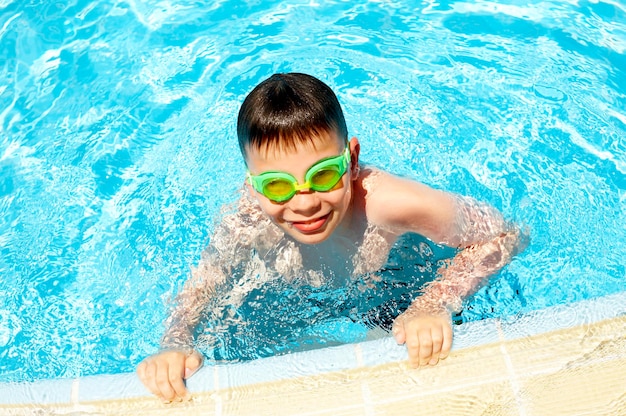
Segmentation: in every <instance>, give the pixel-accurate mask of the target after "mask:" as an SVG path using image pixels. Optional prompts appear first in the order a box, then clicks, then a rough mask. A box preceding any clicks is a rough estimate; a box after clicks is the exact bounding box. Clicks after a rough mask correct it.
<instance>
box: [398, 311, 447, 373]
mask: <svg viewBox="0 0 626 416" xmlns="http://www.w3.org/2000/svg"><path fill="white" fill-rule="evenodd" d="M392 332H393V335H394V337H395V339H396V342H398V344H406V348H407V350H408V352H409V364H410V365H411V367H413V368H417V367H419V366H423V365H435V364H437V363H438V362H439V360H443V359H444V358H446V357H447V356H448V353H449V352H450V347H451V346H452V325H451V321H450V314H449V313H448V312H447V311H445V312H439V313H434V314H431V313H427V312H423V311H419V310H416V309H412V308H409V309H407V310H406V311H405V312H404V313H403V314H401V315H400V316H398V317H397V318H396V319H395V320H394V322H393V330H392Z"/></svg>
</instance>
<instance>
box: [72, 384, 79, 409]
mask: <svg viewBox="0 0 626 416" xmlns="http://www.w3.org/2000/svg"><path fill="white" fill-rule="evenodd" d="M79 387H80V379H79V378H75V379H74V380H72V386H71V387H70V403H71V404H72V405H74V406H77V405H78V398H79V391H80V390H79Z"/></svg>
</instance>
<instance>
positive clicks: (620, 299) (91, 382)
mask: <svg viewBox="0 0 626 416" xmlns="http://www.w3.org/2000/svg"><path fill="white" fill-rule="evenodd" d="M622 315H626V292H620V293H617V294H612V295H608V296H605V297H601V298H596V299H591V300H585V301H580V302H577V303H575V304H570V305H558V306H554V307H550V308H546V309H543V310H539V311H533V312H530V313H527V314H524V315H521V316H518V317H515V318H513V317H511V318H506V319H490V320H484V321H476V322H470V323H466V324H463V325H459V326H457V327H455V328H454V329H455V341H454V345H453V354H452V355H454V354H463V353H464V351H465V350H468V351H469V350H476V349H480V348H481V347H484V348H485V349H489V348H494V346H498V345H503V343H505V342H511V341H515V340H519V339H523V338H530V337H535V336H538V335H541V334H550V333H556V332H558V331H562V330H565V329H573V328H576V327H580V326H589V325H592V324H593V323H602V321H605V320H610V319H613V318H618V317H620V316H622ZM498 348H502V347H498ZM405 359H406V351H405V348H404V347H403V346H398V345H396V343H395V342H394V340H393V339H392V338H390V337H386V338H382V339H377V340H372V341H365V342H361V343H357V344H347V345H342V346H338V347H330V348H325V349H319V350H311V351H305V352H298V353H293V354H288V355H285V356H278V357H270V358H266V359H262V360H256V361H252V362H246V363H239V364H231V365H227V366H214V367H205V368H203V369H202V370H201V371H200V372H199V373H198V374H196V375H195V376H194V377H193V378H191V379H190V380H189V388H190V390H191V391H192V393H194V394H195V395H204V396H206V395H207V394H210V392H213V391H220V390H221V391H224V390H228V389H230V390H233V389H237V388H246V386H253V385H262V384H267V383H279V382H281V381H283V380H286V379H294V378H300V379H301V378H307V377H316V376H318V375H320V374H321V375H323V374H340V373H346V372H348V373H349V372H350V371H353V370H359V369H363V368H374V367H381V366H383V367H384V366H387V367H388V366H392V367H397V366H402V365H403V364H402V363H403V362H404V360H405ZM451 359H454V357H451ZM306 362H310V363H314V364H315V365H310V366H307V365H304V364H303V363H306ZM446 364H447V363H446ZM504 364H506V362H505V363H504ZM320 368H321V371H320ZM433 368H434V369H436V368H437V367H433ZM511 368H512V367H511V366H510V365H509V366H507V365H505V367H503V369H506V370H507V371H508V372H511V371H512V370H511ZM429 370H430V369H429ZM511 380H512V379H511ZM513 387H514V386H513ZM512 391H515V389H514V388H512ZM513 396H515V394H513ZM216 397H219V395H216ZM138 399H146V400H152V401H156V400H155V399H153V398H152V397H151V396H150V394H149V393H148V392H147V391H146V390H145V388H144V387H143V386H142V385H141V383H140V382H139V380H138V379H137V377H136V376H135V375H134V374H133V373H126V374H117V375H102V376H90V377H84V378H80V379H76V380H50V381H41V382H35V383H4V384H0V409H3V410H6V411H7V412H9V411H19V409H22V410H23V409H24V408H28V409H33V408H55V407H64V408H68V407H69V408H73V409H75V411H85V412H87V411H96V409H97V407H98V406H101V405H103V404H104V403H105V402H107V401H121V400H138ZM97 403H98V404H97ZM93 406H96V407H95V408H94V407H93ZM359 406H361V405H359ZM359 406H357V407H358V408H360V407H359ZM105 407H106V406H105ZM81 409H82V410H81ZM216 409H219V406H218V405H217V404H216ZM15 414H18V413H15ZM216 414H218V413H216Z"/></svg>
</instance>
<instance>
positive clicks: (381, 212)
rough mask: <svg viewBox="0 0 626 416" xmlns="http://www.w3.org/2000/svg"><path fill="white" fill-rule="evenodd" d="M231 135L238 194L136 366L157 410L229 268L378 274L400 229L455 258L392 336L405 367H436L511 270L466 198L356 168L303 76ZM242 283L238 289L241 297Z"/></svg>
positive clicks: (338, 113)
mask: <svg viewBox="0 0 626 416" xmlns="http://www.w3.org/2000/svg"><path fill="white" fill-rule="evenodd" d="M237 136H238V138H239V146H240V149H241V152H242V155H243V157H244V160H245V163H246V166H247V169H248V174H247V177H246V188H247V190H248V192H247V193H244V194H243V195H242V197H241V199H240V201H239V203H238V204H239V206H238V210H237V212H236V213H233V214H231V215H228V216H226V217H225V218H224V219H223V221H222V223H221V224H220V225H219V226H217V227H216V230H215V234H214V235H213V237H212V239H211V243H210V245H209V247H208V248H207V250H206V251H205V252H204V253H203V258H202V260H201V261H200V264H199V265H198V267H197V269H195V270H193V271H192V277H191V279H190V280H189V281H188V282H187V283H186V284H185V287H184V288H183V290H182V291H181V293H180V294H179V296H178V302H177V307H176V308H175V309H174V311H173V313H172V314H171V316H170V318H169V319H168V321H167V327H168V329H167V331H166V333H165V335H164V337H163V341H162V351H161V352H160V353H158V354H155V355H153V356H151V357H148V358H147V359H145V360H144V361H143V362H142V363H141V364H140V365H139V366H138V368H137V373H138V375H139V377H140V379H141V380H142V382H143V383H144V384H145V385H146V387H147V388H148V389H149V390H150V391H151V392H153V393H154V394H156V395H157V396H159V397H160V398H161V399H162V400H164V401H166V402H169V401H172V400H186V399H188V398H189V395H188V392H187V390H186V388H185V384H184V380H185V379H187V378H188V377H190V376H191V375H192V374H193V373H194V372H195V371H196V370H197V369H198V368H199V367H200V366H201V365H202V361H203V358H202V355H201V354H200V353H199V352H198V351H196V350H195V349H194V347H193V345H194V336H193V333H194V330H195V328H196V327H197V326H198V324H199V322H200V320H201V317H202V315H203V313H205V311H206V309H208V306H207V304H208V303H210V301H211V300H212V299H216V298H219V297H220V296H222V295H223V293H221V292H222V291H223V290H225V289H224V287H226V286H227V285H226V283H227V282H228V281H229V279H232V273H233V271H234V270H235V269H236V268H237V267H240V266H241V265H244V266H245V265H246V264H248V263H251V262H253V260H252V259H253V258H254V262H255V263H256V266H255V267H256V268H255V269H254V271H253V272H252V273H250V274H249V276H252V275H254V279H258V278H259V277H258V276H259V273H258V271H259V270H264V271H266V273H261V275H263V276H270V277H265V278H266V279H270V278H272V277H271V276H274V277H275V276H280V279H283V280H287V281H289V282H293V284H297V281H300V280H304V281H306V282H307V283H309V284H318V285H321V284H322V283H324V284H327V283H328V282H329V281H330V280H337V279H339V277H340V276H341V277H344V279H345V276H352V277H355V276H358V275H361V274H364V273H368V272H374V271H376V270H378V269H380V268H381V267H382V266H383V265H384V264H385V261H386V259H387V255H388V253H389V250H390V249H391V247H392V245H393V244H394V242H395V241H396V240H397V239H398V237H399V236H401V235H402V234H405V233H408V232H412V233H417V234H420V235H422V236H424V237H427V238H429V239H430V240H432V241H434V242H437V243H440V244H444V245H447V246H451V247H457V248H459V249H461V251H459V252H458V254H457V255H456V256H455V257H454V258H453V259H452V261H451V262H450V263H449V265H448V266H447V267H444V268H442V269H441V270H439V271H438V274H439V276H438V278H437V279H436V280H435V281H433V282H431V283H430V284H428V285H426V287H425V288H424V289H423V291H422V294H421V295H420V296H418V297H416V298H415V299H414V300H413V302H412V303H411V305H410V306H409V307H408V309H407V310H406V311H405V312H403V313H402V314H401V315H399V316H398V317H397V318H396V319H395V321H394V323H393V329H392V333H393V335H394V337H395V339H396V341H397V342H398V343H399V344H406V347H407V350H408V355H409V362H410V364H411V365H412V366H413V367H418V366H422V365H435V364H437V362H438V361H439V360H440V359H444V358H445V357H446V356H447V355H448V352H449V351H450V347H451V345H452V329H451V312H452V311H458V310H460V308H461V303H462V300H463V298H465V297H466V296H468V295H470V294H471V293H473V292H474V291H475V290H476V288H477V287H478V286H479V284H480V283H481V282H482V281H483V280H484V279H485V278H486V277H487V276H489V275H491V274H493V273H494V272H496V271H497V270H499V269H500V268H501V267H503V266H504V265H505V264H507V263H508V262H509V261H510V259H511V257H512V256H513V255H514V252H515V251H516V249H517V246H518V241H519V231H518V229H517V228H516V227H514V226H512V225H510V224H507V223H506V222H505V221H504V220H503V219H502V216H501V215H500V214H499V213H498V212H497V211H496V210H494V209H492V208H490V207H488V206H486V205H483V204H479V203H477V202H475V201H473V200H471V199H469V198H463V197H460V196H455V195H451V194H448V193H445V192H442V191H438V190H434V189H431V188H429V187H428V186H426V185H423V184H421V183H418V182H415V181H412V180H407V179H402V178H399V177H396V176H393V175H391V174H389V173H386V172H383V171H380V170H377V169H374V168H370V167H361V166H359V151H360V145H359V142H358V140H357V139H356V138H352V139H348V132H347V128H346V123H345V120H344V116H343V112H342V110H341V107H340V104H339V102H338V100H337V98H336V96H335V94H334V93H333V92H332V90H331V89H330V88H329V87H328V86H327V85H326V84H324V83H323V82H321V81H320V80H318V79H316V78H314V77H312V76H309V75H305V74H298V73H289V74H275V75H273V76H272V77H270V78H269V79H267V80H265V81H263V82H262V83H260V84H259V85H258V86H257V87H255V88H254V90H253V91H252V92H251V93H250V94H249V95H248V96H247V97H246V99H245V100H244V102H243V104H242V106H241V109H240V111H239V116H238V121H237ZM252 280H253V279H252V277H248V281H245V279H244V284H243V285H242V284H238V285H237V286H236V287H237V289H238V290H242V291H243V292H245V291H246V290H249V287H253V286H254V285H255V284H256V283H254V282H252ZM339 283H341V282H339ZM334 284H337V282H336V281H335V282H334ZM246 287H247V288H248V289H246ZM231 290H235V289H234V288H233V289H231ZM229 299H231V298H230V297H229ZM224 306H225V305H224ZM213 309H214V310H215V309H219V308H216V307H215V306H213Z"/></svg>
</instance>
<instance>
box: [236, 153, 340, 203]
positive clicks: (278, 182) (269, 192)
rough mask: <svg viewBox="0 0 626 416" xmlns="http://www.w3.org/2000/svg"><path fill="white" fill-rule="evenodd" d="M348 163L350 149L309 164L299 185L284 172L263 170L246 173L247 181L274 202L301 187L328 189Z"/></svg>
mask: <svg viewBox="0 0 626 416" xmlns="http://www.w3.org/2000/svg"><path fill="white" fill-rule="evenodd" d="M349 164H350V149H349V147H348V146H346V150H344V152H343V153H342V154H341V155H339V156H334V157H331V158H328V159H323V160H320V161H319V162H317V163H316V164H315V165H313V166H311V167H310V168H309V170H308V171H307V173H306V178H305V179H306V182H305V183H304V184H302V185H299V184H298V182H297V181H296V179H295V178H294V177H293V176H292V175H290V174H288V173H285V172H265V173H262V174H260V175H257V176H252V175H250V173H248V181H249V182H250V183H251V184H252V186H253V188H254V189H255V190H256V191H257V192H260V193H262V194H263V195H265V196H266V197H267V198H269V199H271V200H272V201H275V202H285V201H288V200H289V199H291V198H292V197H293V196H294V195H295V194H296V192H298V191H299V190H301V189H307V188H309V189H311V190H313V191H316V192H327V191H330V190H331V189H333V188H334V187H335V185H337V183H338V182H339V181H340V180H341V177H342V176H343V174H344V173H346V170H347V168H348V165H349Z"/></svg>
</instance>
